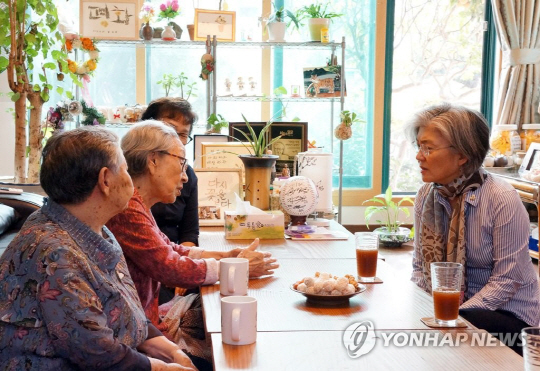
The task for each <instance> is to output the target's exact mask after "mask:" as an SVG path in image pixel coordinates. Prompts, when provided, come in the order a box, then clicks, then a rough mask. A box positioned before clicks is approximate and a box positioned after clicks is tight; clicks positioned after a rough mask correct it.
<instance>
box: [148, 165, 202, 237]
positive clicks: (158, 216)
mask: <svg viewBox="0 0 540 371" xmlns="http://www.w3.org/2000/svg"><path fill="white" fill-rule="evenodd" d="M186 174H187V176H188V181H187V182H186V183H184V186H183V187H182V192H181V193H180V196H178V197H176V201H174V202H173V203H172V204H164V203H161V202H159V203H157V204H155V205H154V206H152V209H151V210H152V215H153V216H154V218H155V220H156V223H157V225H158V226H159V229H160V230H161V231H162V232H163V233H165V235H166V236H167V237H168V238H169V240H171V241H172V242H175V243H183V242H192V243H194V244H195V246H198V245H199V209H198V206H199V200H198V190H197V182H198V180H197V176H196V175H195V171H193V168H192V167H191V166H189V165H188V167H187V170H186Z"/></svg>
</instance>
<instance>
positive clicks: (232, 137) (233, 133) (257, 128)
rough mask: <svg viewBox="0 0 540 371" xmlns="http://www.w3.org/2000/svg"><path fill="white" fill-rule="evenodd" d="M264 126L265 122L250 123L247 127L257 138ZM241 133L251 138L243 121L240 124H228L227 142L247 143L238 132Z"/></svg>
mask: <svg viewBox="0 0 540 371" xmlns="http://www.w3.org/2000/svg"><path fill="white" fill-rule="evenodd" d="M265 125H266V122H250V123H249V126H251V128H252V129H253V131H254V132H255V135H257V137H258V136H259V134H260V133H261V130H262V129H263V128H264V126H265ZM235 129H238V130H241V131H243V132H244V133H246V134H248V136H251V134H250V131H249V129H248V127H247V125H246V123H245V121H242V122H229V142H234V141H236V139H237V140H239V141H241V142H247V140H246V137H245V136H243V135H242V133H240V132H239V131H238V130H235ZM267 139H268V138H267Z"/></svg>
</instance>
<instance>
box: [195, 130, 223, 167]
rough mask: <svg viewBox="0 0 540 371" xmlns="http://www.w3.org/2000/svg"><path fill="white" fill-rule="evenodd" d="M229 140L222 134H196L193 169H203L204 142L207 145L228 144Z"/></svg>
mask: <svg viewBox="0 0 540 371" xmlns="http://www.w3.org/2000/svg"><path fill="white" fill-rule="evenodd" d="M228 141H229V138H228V137H227V136H226V135H221V134H195V135H194V136H193V144H194V146H193V167H194V168H195V167H202V165H201V156H202V145H201V143H202V142H206V143H226V142H228Z"/></svg>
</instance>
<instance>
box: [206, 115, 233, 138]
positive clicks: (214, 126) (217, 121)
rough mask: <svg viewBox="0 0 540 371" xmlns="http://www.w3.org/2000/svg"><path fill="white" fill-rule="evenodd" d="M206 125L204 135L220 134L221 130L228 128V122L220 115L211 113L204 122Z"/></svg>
mask: <svg viewBox="0 0 540 371" xmlns="http://www.w3.org/2000/svg"><path fill="white" fill-rule="evenodd" d="M206 122H207V123H208V125H207V126H206V128H207V130H206V133H205V134H220V133H221V129H223V128H226V127H228V126H229V121H227V120H225V118H224V117H223V116H221V115H220V114H215V113H212V114H211V115H210V116H209V117H208V119H207V120H206Z"/></svg>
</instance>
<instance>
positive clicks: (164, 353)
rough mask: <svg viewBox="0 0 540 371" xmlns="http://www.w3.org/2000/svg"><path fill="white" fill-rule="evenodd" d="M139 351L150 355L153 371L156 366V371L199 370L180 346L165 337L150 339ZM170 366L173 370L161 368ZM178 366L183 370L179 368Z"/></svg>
mask: <svg viewBox="0 0 540 371" xmlns="http://www.w3.org/2000/svg"><path fill="white" fill-rule="evenodd" d="M137 350H138V351H139V352H143V353H145V354H146V355H148V358H150V363H151V364H152V370H154V364H155V367H156V368H155V369H156V370H197V368H196V367H195V366H194V365H193V363H192V362H191V359H189V357H188V356H187V355H186V354H185V353H184V352H183V351H182V350H181V349H180V348H179V347H178V345H176V344H175V343H173V342H172V341H170V340H169V339H167V338H166V337H165V336H156V337H155V338H152V339H148V340H146V341H145V342H144V343H142V344H141V345H139V346H138V347H137ZM152 360H154V361H152ZM152 362H153V363H152ZM160 362H161V363H160ZM162 363H163V365H162ZM164 365H165V366H164ZM168 365H170V366H171V367H173V368H159V367H166V366H168ZM178 366H180V367H181V368H177V367H178Z"/></svg>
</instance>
